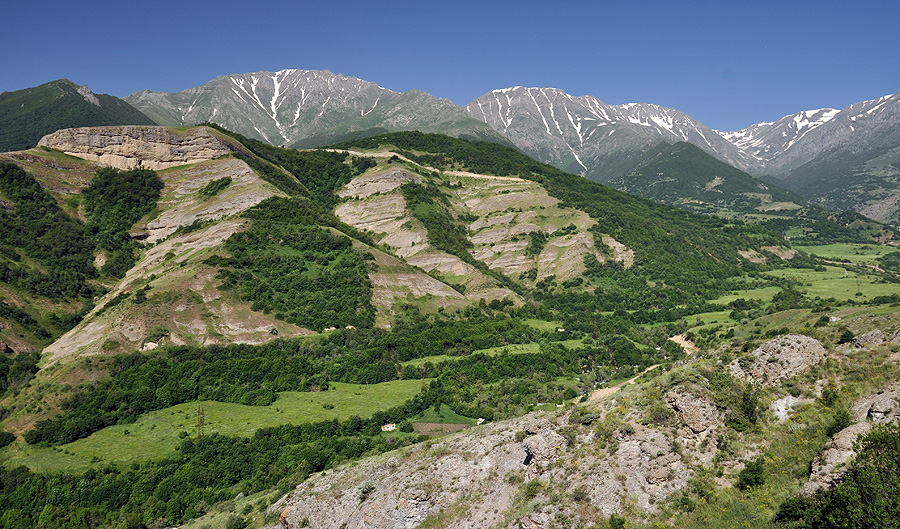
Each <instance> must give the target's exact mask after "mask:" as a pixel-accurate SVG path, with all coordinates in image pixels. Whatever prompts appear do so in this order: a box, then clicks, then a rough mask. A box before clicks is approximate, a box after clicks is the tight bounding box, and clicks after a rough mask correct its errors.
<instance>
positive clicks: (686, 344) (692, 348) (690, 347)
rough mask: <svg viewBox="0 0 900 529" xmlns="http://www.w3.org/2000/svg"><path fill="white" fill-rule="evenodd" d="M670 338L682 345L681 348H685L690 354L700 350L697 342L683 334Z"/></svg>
mask: <svg viewBox="0 0 900 529" xmlns="http://www.w3.org/2000/svg"><path fill="white" fill-rule="evenodd" d="M669 339H670V340H672V341H673V342H675V343H677V344H678V345H680V346H681V348H682V349H684V352H685V353H687V354H689V355H692V354H694V353H698V352H700V348H699V347H697V344H695V343H694V342H692V341H690V340H688V339H687V338H685V337H684V335H683V334H676V335H675V336H672V337H671V338H669Z"/></svg>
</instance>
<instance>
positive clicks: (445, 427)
mask: <svg viewBox="0 0 900 529" xmlns="http://www.w3.org/2000/svg"><path fill="white" fill-rule="evenodd" d="M412 426H413V431H414V432H416V433H417V434H419V435H444V434H448V433H454V432H458V431H460V430H465V429H466V428H471V425H468V424H441V423H438V422H414V423H413V424H412Z"/></svg>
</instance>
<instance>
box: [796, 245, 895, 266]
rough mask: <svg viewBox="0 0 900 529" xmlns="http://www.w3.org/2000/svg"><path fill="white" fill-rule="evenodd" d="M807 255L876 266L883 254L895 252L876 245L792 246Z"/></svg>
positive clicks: (890, 248) (886, 247)
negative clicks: (877, 260)
mask: <svg viewBox="0 0 900 529" xmlns="http://www.w3.org/2000/svg"><path fill="white" fill-rule="evenodd" d="M794 248H796V249H798V250H802V251H804V252H806V253H808V254H813V255H817V256H819V257H822V258H823V259H828V260H832V261H843V260H848V261H852V262H854V263H862V264H876V261H875V260H876V259H877V258H878V257H881V256H882V255H884V254H887V253H890V252H893V251H896V250H897V248H896V247H893V246H881V245H878V244H847V243H836V244H825V245H822V246H794Z"/></svg>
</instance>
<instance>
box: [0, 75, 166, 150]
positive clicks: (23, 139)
mask: <svg viewBox="0 0 900 529" xmlns="http://www.w3.org/2000/svg"><path fill="white" fill-rule="evenodd" d="M92 95H93V96H94V97H96V100H97V102H98V103H99V105H96V104H94V103H92V102H90V101H87V100H86V99H85V97H84V96H82V95H81V94H79V93H78V85H76V84H75V83H73V82H71V81H69V80H68V79H60V80H58V81H52V82H49V83H46V84H42V85H40V86H36V87H34V88H26V89H24V90H18V91H16V92H4V93H2V94H0V152H6V151H17V150H23V149H28V148H30V147H34V146H35V145H37V142H38V140H40V139H41V137H42V136H44V135H46V134H50V133H51V132H55V131H57V130H59V129H68V128H72V127H96V126H101V125H155V123H154V122H153V121H152V120H151V119H150V118H148V117H147V116H145V115H143V114H141V112H140V111H138V110H137V109H136V108H134V107H132V106H131V105H129V104H128V103H126V102H125V101H123V100H121V99H119V98H117V97H113V96H109V95H105V94H92Z"/></svg>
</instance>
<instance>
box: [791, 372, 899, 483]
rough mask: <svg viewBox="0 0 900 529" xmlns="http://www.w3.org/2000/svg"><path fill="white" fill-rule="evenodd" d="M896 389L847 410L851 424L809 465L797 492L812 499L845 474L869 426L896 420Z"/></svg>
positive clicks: (872, 397)
mask: <svg viewBox="0 0 900 529" xmlns="http://www.w3.org/2000/svg"><path fill="white" fill-rule="evenodd" d="M898 402H900V385H898V384H895V385H894V386H893V387H891V388H890V389H888V390H887V391H884V392H881V393H876V394H874V395H869V396H867V397H863V398H861V399H859V400H857V401H856V402H855V403H854V404H853V406H851V408H850V414H851V416H852V419H853V421H854V424H851V425H850V426H848V427H846V428H844V429H843V430H841V431H840V432H838V433H837V434H835V436H834V437H833V438H832V439H831V442H830V443H829V444H828V446H827V447H826V448H825V450H824V451H822V453H821V454H819V455H818V456H816V458H815V459H814V460H813V462H812V468H811V470H812V471H811V472H810V476H809V480H808V481H807V482H806V483H805V484H804V485H803V488H802V489H801V492H802V493H803V494H807V495H812V494H815V493H816V492H818V491H819V490H822V489H828V488H831V487H833V486H834V485H835V484H836V483H837V482H838V481H839V479H840V477H841V476H842V475H843V474H844V472H846V471H847V465H848V464H849V463H850V462H851V461H852V460H853V458H854V457H855V456H856V452H855V451H854V450H853V443H855V442H856V440H857V439H858V438H859V436H861V435H865V434H866V433H868V432H869V430H871V429H872V425H873V424H886V423H889V422H894V421H896V420H898V419H900V408H898V406H897V403H898Z"/></svg>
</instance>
